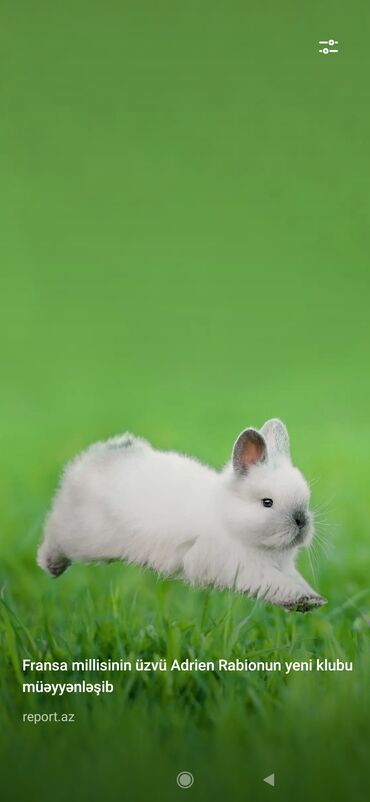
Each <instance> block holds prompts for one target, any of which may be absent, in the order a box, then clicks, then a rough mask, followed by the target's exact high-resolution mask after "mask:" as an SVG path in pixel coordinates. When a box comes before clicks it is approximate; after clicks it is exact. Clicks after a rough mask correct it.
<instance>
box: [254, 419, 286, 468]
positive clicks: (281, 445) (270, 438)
mask: <svg viewBox="0 0 370 802" xmlns="http://www.w3.org/2000/svg"><path fill="white" fill-rule="evenodd" d="M260 432H261V434H262V435H263V437H264V438H265V440H266V443H267V448H268V451H269V453H270V454H271V456H274V455H275V456H278V455H280V456H282V457H288V458H289V457H290V453H289V435H288V429H287V428H286V426H285V424H284V423H283V422H282V421H281V420H279V419H278V418H272V419H271V420H268V421H266V423H264V424H263V426H262V429H260Z"/></svg>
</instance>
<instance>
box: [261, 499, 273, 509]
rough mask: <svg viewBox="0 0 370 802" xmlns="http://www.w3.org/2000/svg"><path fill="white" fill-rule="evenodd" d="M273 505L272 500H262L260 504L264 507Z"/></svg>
mask: <svg viewBox="0 0 370 802" xmlns="http://www.w3.org/2000/svg"><path fill="white" fill-rule="evenodd" d="M273 503H274V502H273V500H272V498H263V499H262V504H263V506H264V507H272V505H273Z"/></svg>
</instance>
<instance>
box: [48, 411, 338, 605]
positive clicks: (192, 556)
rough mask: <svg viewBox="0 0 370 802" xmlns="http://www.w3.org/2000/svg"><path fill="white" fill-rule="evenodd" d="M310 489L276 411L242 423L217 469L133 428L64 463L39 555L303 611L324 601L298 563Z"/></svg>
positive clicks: (51, 567) (309, 531)
mask: <svg viewBox="0 0 370 802" xmlns="http://www.w3.org/2000/svg"><path fill="white" fill-rule="evenodd" d="M309 497H310V492H309V488H308V485H307V483H306V481H305V480H304V478H303V476H302V474H301V473H300V471H299V470H298V469H297V468H295V467H293V465H292V463H291V460H290V455H289V439H288V432H287V430H286V427H285V426H284V424H283V423H282V422H281V421H279V420H270V421H267V423H265V424H264V426H263V427H262V429H261V430H260V431H257V430H256V429H253V428H248V429H245V430H244V431H243V432H242V433H241V434H240V435H239V437H238V438H237V440H236V442H235V445H234V448H233V451H232V458H231V461H230V462H229V463H228V464H227V465H226V466H225V468H224V469H223V470H222V471H220V472H219V471H216V470H213V469H212V468H210V467H208V466H206V465H203V464H201V463H200V462H198V461H197V460H196V459H193V458H191V457H187V456H183V455H181V454H177V453H175V452H173V451H159V450H157V449H155V448H152V446H151V445H150V444H149V443H148V442H146V441H145V440H142V439H139V438H135V437H133V436H132V435H129V434H124V435H120V436H118V437H113V438H111V439H109V440H107V441H106V442H99V443H95V444H94V445H92V446H90V448H88V449H87V450H86V451H85V452H83V453H82V454H80V455H78V456H77V457H76V458H75V459H74V460H73V461H72V462H70V463H69V464H68V465H67V467H66V469H65V471H64V475H63V477H62V481H61V485H60V488H59V490H58V492H57V494H56V497H55V500H54V504H53V507H52V509H51V512H50V513H49V515H48V517H47V520H46V525H45V533H44V541H43V543H42V545H41V546H40V549H39V552H38V563H39V565H41V566H42V568H44V569H45V570H46V571H48V572H49V573H50V574H51V575H52V576H59V574H61V573H62V572H63V571H64V570H65V569H66V568H67V567H68V565H69V564H70V563H71V562H73V561H79V562H81V561H83V562H85V561H89V562H90V561H93V560H112V559H113V560H125V561H127V562H130V563H136V564H139V565H148V566H151V567H152V568H154V569H155V570H156V571H159V572H160V573H161V574H165V575H173V574H176V575H177V576H180V577H181V578H182V579H184V580H185V581H187V582H190V583H192V584H196V585H213V586H216V587H217V588H232V589H234V590H236V591H241V592H244V593H246V594H247V595H248V596H251V597H257V598H261V599H264V600H266V601H269V602H271V603H273V604H277V605H280V606H282V607H284V608H286V609H295V610H299V611H301V612H304V611H306V610H309V609H311V608H314V607H320V606H321V605H322V604H324V603H325V599H323V598H322V597H321V596H319V595H318V594H317V593H316V592H315V591H314V590H312V588H311V587H310V586H309V585H308V584H307V582H306V581H305V580H304V579H303V577H302V576H301V575H300V574H299V573H298V571H297V570H296V568H295V567H294V559H295V556H296V554H297V551H298V549H299V548H300V547H302V546H307V545H308V544H309V543H310V542H311V540H312V537H313V520H312V513H311V512H309V509H308V504H309Z"/></svg>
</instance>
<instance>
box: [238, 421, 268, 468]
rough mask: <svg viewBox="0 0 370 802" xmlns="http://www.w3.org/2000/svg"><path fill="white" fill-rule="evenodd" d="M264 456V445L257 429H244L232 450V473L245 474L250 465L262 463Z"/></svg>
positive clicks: (265, 450)
mask: <svg viewBox="0 0 370 802" xmlns="http://www.w3.org/2000/svg"><path fill="white" fill-rule="evenodd" d="M266 454H267V449H266V443H265V441H264V438H263V437H262V435H261V434H260V433H259V432H258V431H257V429H244V432H242V433H241V434H240V435H239V437H238V439H237V440H236V442H235V444H234V448H233V455H232V462H233V468H234V471H235V472H236V473H238V474H246V473H247V472H248V470H249V468H250V467H251V465H257V463H259V462H263V461H264V460H265V459H266Z"/></svg>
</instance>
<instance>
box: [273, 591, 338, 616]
mask: <svg viewBox="0 0 370 802" xmlns="http://www.w3.org/2000/svg"><path fill="white" fill-rule="evenodd" d="M326 603H327V599H324V597H323V596H319V595H318V594H316V593H312V594H309V593H306V594H304V595H303V596H300V597H299V598H298V599H294V600H289V601H282V602H281V606H282V607H283V608H284V610H287V611H288V612H296V613H308V612H309V611H310V610H316V608H317V607H322V606H323V605H324V604H326Z"/></svg>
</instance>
